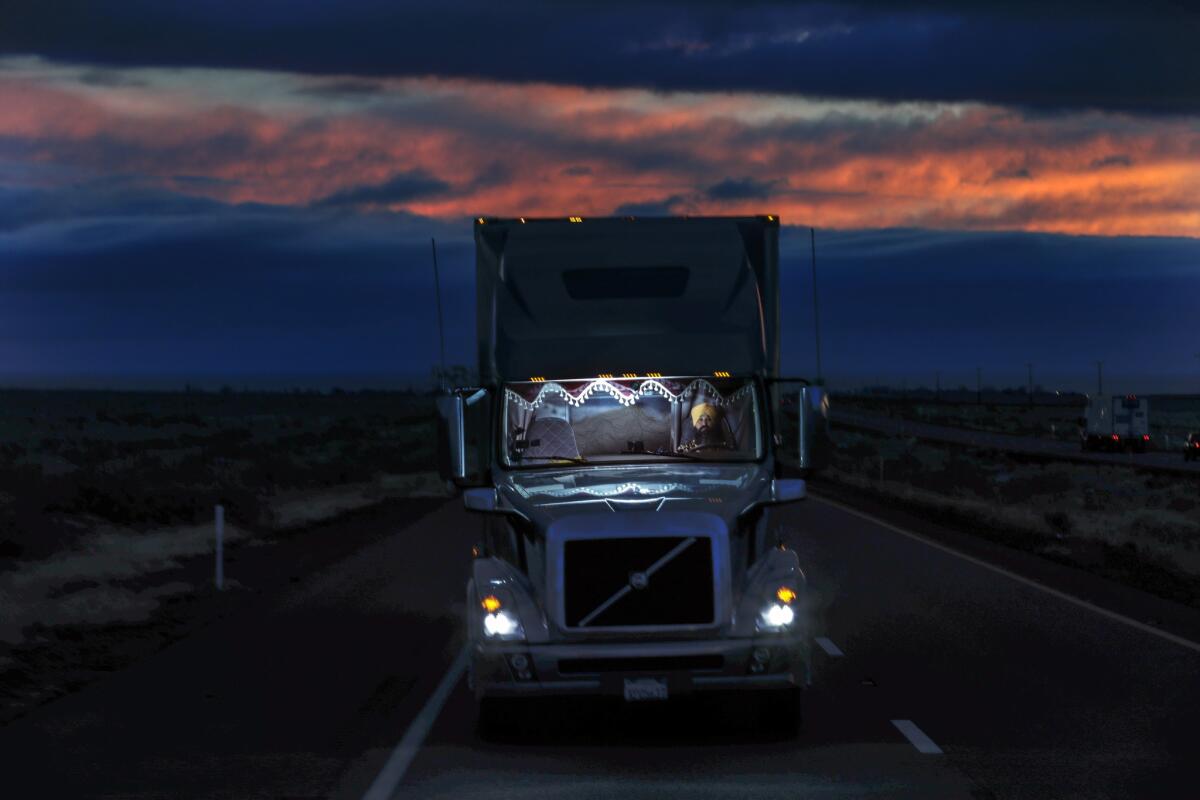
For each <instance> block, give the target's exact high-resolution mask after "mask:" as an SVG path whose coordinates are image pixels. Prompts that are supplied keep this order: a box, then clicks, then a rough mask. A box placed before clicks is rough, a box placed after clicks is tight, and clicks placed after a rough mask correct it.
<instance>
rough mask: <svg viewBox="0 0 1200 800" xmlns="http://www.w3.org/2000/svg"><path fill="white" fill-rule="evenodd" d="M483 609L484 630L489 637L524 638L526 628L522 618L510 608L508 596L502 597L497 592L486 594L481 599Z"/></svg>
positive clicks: (480, 604) (480, 603)
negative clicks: (522, 625) (523, 625)
mask: <svg viewBox="0 0 1200 800" xmlns="http://www.w3.org/2000/svg"><path fill="white" fill-rule="evenodd" d="M479 606H480V608H481V609H482V610H483V632H484V634H485V635H486V636H487V638H489V639H524V638H525V629H524V628H523V627H521V620H519V619H518V618H517V615H516V614H515V613H513V612H512V611H511V610H509V609H510V607H511V604H510V603H508V602H507V597H505V598H501V597H500V596H499V595H498V594H496V593H495V592H491V593H488V594H486V595H484V596H483V597H482V598H480V600H479Z"/></svg>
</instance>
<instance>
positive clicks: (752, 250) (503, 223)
mask: <svg viewBox="0 0 1200 800" xmlns="http://www.w3.org/2000/svg"><path fill="white" fill-rule="evenodd" d="M474 235H475V246H476V272H475V279H476V326H477V332H478V375H479V381H478V385H475V386H469V387H456V388H455V389H454V390H452V391H450V392H448V393H446V394H445V395H444V396H442V397H440V398H439V400H438V408H439V441H440V447H439V453H440V459H439V461H440V469H441V473H442V475H443V477H445V478H446V479H447V480H448V481H452V482H453V483H454V484H455V485H457V486H458V487H459V488H460V489H461V490H462V495H463V502H464V504H465V507H466V508H467V509H468V510H471V511H475V512H479V514H480V515H481V533H480V538H479V544H478V545H477V546H476V547H475V548H474V551H473V553H474V558H473V560H472V563H471V577H470V579H469V581H468V584H467V587H466V609H467V612H466V629H467V635H468V637H469V648H470V662H469V668H468V683H469V685H470V687H471V689H472V691H473V692H474V695H475V697H476V698H477V700H478V701H479V722H480V725H481V727H482V728H484V729H487V730H493V731H494V730H495V728H496V726H501V727H502V726H503V725H504V724H505V723H504V720H505V719H506V718H507V716H508V715H509V713H510V712H512V711H513V710H514V705H516V704H520V703H521V702H522V701H524V700H525V699H528V698H533V697H539V696H555V695H605V696H611V697H614V698H617V699H619V700H620V701H621V702H630V703H634V702H645V701H661V700H665V699H668V698H672V697H676V696H678V695H688V694H692V693H698V692H715V691H732V692H754V693H755V697H756V698H757V699H758V700H759V701H760V702H761V705H760V706H759V708H760V709H761V710H762V712H763V713H764V714H767V715H769V716H770V717H771V722H772V723H782V724H783V725H785V726H787V727H789V728H791V727H793V726H794V725H795V724H796V721H797V719H798V714H799V694H800V689H801V688H802V687H803V686H804V685H805V683H806V681H807V680H808V678H809V654H810V628H811V625H810V620H809V615H808V613H807V603H806V578H805V574H804V572H803V570H802V568H801V564H800V562H799V559H798V557H797V554H796V552H794V551H793V550H792V549H789V548H788V547H787V546H786V544H785V541H784V536H783V535H782V532H781V529H780V524H779V523H780V520H779V519H778V517H779V508H780V506H781V505H782V504H786V503H791V502H795V501H799V500H802V499H803V498H804V497H805V494H806V484H805V480H804V478H805V476H806V475H808V474H809V473H810V472H811V471H812V470H815V469H818V468H820V466H821V465H822V464H823V462H824V460H825V459H826V458H827V455H828V428H827V424H828V423H827V410H828V399H827V397H826V396H825V395H824V393H823V391H822V389H821V387H819V386H815V385H811V384H809V382H808V381H806V380H804V379H800V378H786V379H785V378H783V377H782V376H781V375H780V374H779V363H780V353H779V315H780V310H779V220H778V218H777V217H775V216H774V215H763V216H748V217H691V218H603V219H591V218H589V219H584V218H581V217H567V218H559V219H533V218H503V219H502V218H488V217H480V218H478V219H476V220H475V223H474Z"/></svg>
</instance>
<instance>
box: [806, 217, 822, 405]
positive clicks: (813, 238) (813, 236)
mask: <svg viewBox="0 0 1200 800" xmlns="http://www.w3.org/2000/svg"><path fill="white" fill-rule="evenodd" d="M808 233H809V241H810V242H811V243H812V281H813V334H814V336H813V338H814V340H815V341H816V346H817V385H819V386H823V385H824V384H825V381H824V378H823V377H822V376H821V311H820V306H819V305H818V303H817V229H816V228H809V229H808Z"/></svg>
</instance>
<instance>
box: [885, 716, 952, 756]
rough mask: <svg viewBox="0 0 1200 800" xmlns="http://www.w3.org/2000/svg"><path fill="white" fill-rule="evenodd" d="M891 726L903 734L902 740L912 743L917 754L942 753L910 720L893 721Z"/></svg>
mask: <svg viewBox="0 0 1200 800" xmlns="http://www.w3.org/2000/svg"><path fill="white" fill-rule="evenodd" d="M892 724H893V725H895V726H896V728H897V729H898V730H899V731H900V732H901V733H903V734H904V738H905V739H908V741H909V742H911V743H912V746H913V747H915V748H917V751H918V752H921V753H928V754H930V755H937V754H938V753H941V752H942V748H940V747H938V746H937V745H936V744H934V742H933V739H930V738H929V737H928V736H926V735H925V731H923V730H921V729H920V728H918V727H917V726H916V725H915V724H913V721H912V720H911V719H894V720H892Z"/></svg>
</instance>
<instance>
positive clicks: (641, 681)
mask: <svg viewBox="0 0 1200 800" xmlns="http://www.w3.org/2000/svg"><path fill="white" fill-rule="evenodd" d="M625 699H626V700H628V701H630V702H634V701H639V700H666V699H667V679H666V678H626V679H625Z"/></svg>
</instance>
